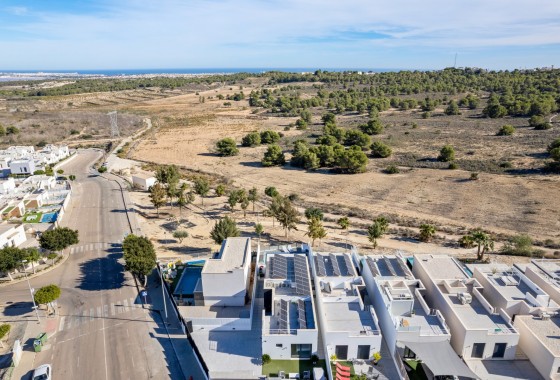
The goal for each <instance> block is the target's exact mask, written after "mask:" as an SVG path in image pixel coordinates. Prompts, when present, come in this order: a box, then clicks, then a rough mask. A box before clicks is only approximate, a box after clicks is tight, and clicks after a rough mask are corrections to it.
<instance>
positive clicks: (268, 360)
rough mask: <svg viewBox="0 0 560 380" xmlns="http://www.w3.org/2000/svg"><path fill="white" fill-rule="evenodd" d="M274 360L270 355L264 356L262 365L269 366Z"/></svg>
mask: <svg viewBox="0 0 560 380" xmlns="http://www.w3.org/2000/svg"><path fill="white" fill-rule="evenodd" d="M271 360H272V359H270V355H269V354H263V356H262V363H263V364H268V363H270V362H271Z"/></svg>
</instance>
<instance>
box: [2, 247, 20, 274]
mask: <svg viewBox="0 0 560 380" xmlns="http://www.w3.org/2000/svg"><path fill="white" fill-rule="evenodd" d="M24 259H25V251H24V250H22V249H19V248H16V247H10V246H8V247H4V248H2V249H0V272H5V273H7V274H8V278H9V279H10V281H12V275H11V274H10V272H12V271H13V270H14V269H16V268H18V267H21V265H22V260H24Z"/></svg>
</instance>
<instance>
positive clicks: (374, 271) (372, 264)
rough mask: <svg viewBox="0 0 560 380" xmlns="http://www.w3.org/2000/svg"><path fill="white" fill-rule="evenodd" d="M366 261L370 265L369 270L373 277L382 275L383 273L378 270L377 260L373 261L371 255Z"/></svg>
mask: <svg viewBox="0 0 560 380" xmlns="http://www.w3.org/2000/svg"><path fill="white" fill-rule="evenodd" d="M366 263H367V265H368V267H369V270H370V271H371V274H373V277H377V276H381V274H380V273H379V271H378V270H377V267H376V266H375V261H373V259H372V258H371V257H368V258H367V259H366Z"/></svg>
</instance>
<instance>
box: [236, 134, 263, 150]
mask: <svg viewBox="0 0 560 380" xmlns="http://www.w3.org/2000/svg"><path fill="white" fill-rule="evenodd" d="M241 145H243V146H247V147H253V146H259V145H261V134H260V133H259V132H251V133H249V134H247V135H245V137H243V139H241Z"/></svg>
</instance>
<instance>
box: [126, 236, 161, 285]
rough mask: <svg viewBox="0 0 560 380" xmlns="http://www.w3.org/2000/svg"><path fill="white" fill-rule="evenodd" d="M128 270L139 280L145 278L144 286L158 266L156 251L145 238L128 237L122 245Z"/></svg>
mask: <svg viewBox="0 0 560 380" xmlns="http://www.w3.org/2000/svg"><path fill="white" fill-rule="evenodd" d="M122 247H123V257H124V261H125V267H126V270H127V271H129V272H131V273H132V274H133V275H135V276H137V277H138V278H140V279H142V278H143V283H144V286H146V284H147V282H148V275H149V274H150V273H151V272H152V270H153V269H154V268H155V266H156V251H155V249H154V246H153V244H152V242H151V241H150V240H149V239H148V238H147V237H145V236H136V235H134V234H130V235H128V236H127V237H126V238H125V239H124V241H123V244H122Z"/></svg>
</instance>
